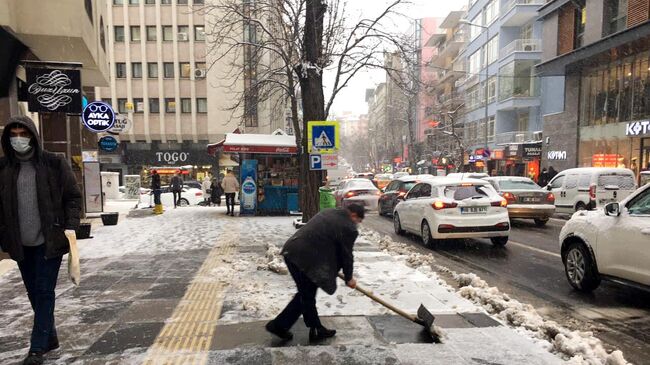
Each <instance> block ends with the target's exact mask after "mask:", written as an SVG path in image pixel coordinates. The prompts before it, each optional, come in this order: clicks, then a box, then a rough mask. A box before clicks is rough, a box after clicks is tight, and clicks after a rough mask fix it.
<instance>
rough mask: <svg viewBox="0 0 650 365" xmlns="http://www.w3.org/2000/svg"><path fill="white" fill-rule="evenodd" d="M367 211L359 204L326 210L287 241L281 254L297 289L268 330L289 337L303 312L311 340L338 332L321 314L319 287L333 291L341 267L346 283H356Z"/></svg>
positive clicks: (353, 286)
mask: <svg viewBox="0 0 650 365" xmlns="http://www.w3.org/2000/svg"><path fill="white" fill-rule="evenodd" d="M364 214H365V213H364V208H363V207H362V206H360V205H357V204H350V205H348V206H347V207H346V208H344V209H326V210H323V211H322V212H320V213H318V214H317V215H316V216H314V217H313V218H312V219H311V220H310V221H309V223H307V225H306V226H304V227H302V228H300V229H299V230H298V232H296V233H295V234H294V235H293V236H292V237H291V238H289V240H288V241H287V242H286V243H285V244H284V247H283V248H282V255H283V256H284V260H285V262H286V264H287V268H288V269H289V273H291V277H292V278H293V280H294V281H295V282H296V286H297V288H298V293H297V294H296V295H295V296H294V297H293V299H292V300H291V301H290V302H289V304H288V305H287V306H286V308H285V309H284V310H283V311H282V312H281V313H280V314H279V315H278V316H277V317H276V318H275V319H274V320H272V321H270V322H268V323H267V324H266V330H267V331H269V332H271V333H273V334H274V335H276V336H278V337H280V338H282V339H284V340H290V339H292V338H293V334H292V333H291V332H290V331H289V330H290V329H291V327H293V325H294V324H295V323H296V321H298V318H300V315H301V314H302V317H303V319H304V321H305V324H306V325H307V327H309V339H310V340H311V341H317V340H321V339H324V338H328V337H332V336H334V335H336V331H335V330H331V329H327V328H325V327H324V326H323V324H322V323H321V322H320V318H318V310H317V309H316V291H317V290H318V288H321V289H323V290H324V291H325V292H326V293H327V294H329V295H332V294H334V292H335V291H336V278H337V276H338V272H339V270H341V269H342V270H343V276H344V278H345V282H346V285H347V286H349V287H350V288H355V287H356V285H357V282H356V280H355V279H354V276H353V275H352V272H353V263H354V256H353V254H352V249H353V246H354V241H356V239H357V237H358V235H359V232H358V230H357V225H358V224H359V223H361V221H363V218H364Z"/></svg>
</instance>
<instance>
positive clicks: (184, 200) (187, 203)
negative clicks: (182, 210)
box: [178, 198, 190, 207]
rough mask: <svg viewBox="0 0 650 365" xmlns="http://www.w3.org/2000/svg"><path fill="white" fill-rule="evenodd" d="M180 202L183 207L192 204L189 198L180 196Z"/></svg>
mask: <svg viewBox="0 0 650 365" xmlns="http://www.w3.org/2000/svg"><path fill="white" fill-rule="evenodd" d="M178 203H179V204H178V205H180V206H181V207H189V206H190V202H189V200H187V199H185V198H180V199H179V201H178Z"/></svg>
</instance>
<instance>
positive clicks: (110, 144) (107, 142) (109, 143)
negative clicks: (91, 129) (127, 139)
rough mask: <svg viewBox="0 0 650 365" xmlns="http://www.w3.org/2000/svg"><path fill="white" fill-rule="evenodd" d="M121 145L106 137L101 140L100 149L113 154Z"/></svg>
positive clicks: (113, 138) (115, 140)
mask: <svg viewBox="0 0 650 365" xmlns="http://www.w3.org/2000/svg"><path fill="white" fill-rule="evenodd" d="M119 145H120V143H119V142H118V141H117V139H115V137H112V136H104V137H102V138H100V139H99V148H101V149H102V150H103V151H106V152H113V151H115V150H116V149H117V147H118V146H119Z"/></svg>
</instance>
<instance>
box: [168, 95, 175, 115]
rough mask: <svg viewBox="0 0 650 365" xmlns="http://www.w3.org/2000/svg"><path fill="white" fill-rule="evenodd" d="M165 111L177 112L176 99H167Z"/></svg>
mask: <svg viewBox="0 0 650 365" xmlns="http://www.w3.org/2000/svg"><path fill="white" fill-rule="evenodd" d="M165 113H176V100H175V99H172V98H167V99H165Z"/></svg>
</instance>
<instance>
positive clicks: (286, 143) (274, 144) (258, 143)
mask: <svg viewBox="0 0 650 365" xmlns="http://www.w3.org/2000/svg"><path fill="white" fill-rule="evenodd" d="M223 151H224V152H226V153H264V154H290V155H293V154H296V153H298V148H297V147H296V137H295V136H288V135H270V134H235V133H228V134H226V139H225V140H224V142H223Z"/></svg>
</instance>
